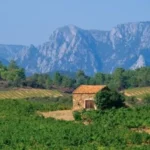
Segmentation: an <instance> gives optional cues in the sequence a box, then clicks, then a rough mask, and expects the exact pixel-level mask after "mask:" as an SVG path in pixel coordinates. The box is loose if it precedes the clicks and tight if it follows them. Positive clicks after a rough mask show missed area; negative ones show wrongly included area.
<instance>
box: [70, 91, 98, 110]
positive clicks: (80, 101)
mask: <svg viewBox="0 0 150 150" xmlns="http://www.w3.org/2000/svg"><path fill="white" fill-rule="evenodd" d="M94 97H95V94H73V110H82V109H84V108H85V100H94ZM95 109H96V105H95Z"/></svg>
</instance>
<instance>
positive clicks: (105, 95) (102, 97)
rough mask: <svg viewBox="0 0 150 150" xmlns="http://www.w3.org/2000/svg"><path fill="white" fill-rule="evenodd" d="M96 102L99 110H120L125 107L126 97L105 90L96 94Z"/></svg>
mask: <svg viewBox="0 0 150 150" xmlns="http://www.w3.org/2000/svg"><path fill="white" fill-rule="evenodd" d="M95 100H96V105H97V108H98V109H108V108H113V107H115V108H119V107H122V106H124V101H125V97H124V96H123V95H122V94H120V93H118V92H116V91H111V90H103V91H100V92H98V93H97V94H96V96H95Z"/></svg>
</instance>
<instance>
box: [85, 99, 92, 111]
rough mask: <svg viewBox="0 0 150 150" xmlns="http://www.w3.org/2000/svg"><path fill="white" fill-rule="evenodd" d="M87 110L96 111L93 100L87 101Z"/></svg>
mask: <svg viewBox="0 0 150 150" xmlns="http://www.w3.org/2000/svg"><path fill="white" fill-rule="evenodd" d="M85 108H86V109H94V101H93V100H86V101H85Z"/></svg>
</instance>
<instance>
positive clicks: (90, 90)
mask: <svg viewBox="0 0 150 150" xmlns="http://www.w3.org/2000/svg"><path fill="white" fill-rule="evenodd" d="M105 87H106V85H80V86H79V87H78V88H77V89H75V90H74V91H73V94H95V93H97V92H99V91H101V90H102V89H104V88H105Z"/></svg>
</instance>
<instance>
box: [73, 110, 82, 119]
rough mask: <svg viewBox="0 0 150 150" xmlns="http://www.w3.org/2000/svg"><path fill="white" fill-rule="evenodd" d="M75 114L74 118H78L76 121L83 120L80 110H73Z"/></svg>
mask: <svg viewBox="0 0 150 150" xmlns="http://www.w3.org/2000/svg"><path fill="white" fill-rule="evenodd" d="M73 116H74V119H75V120H76V121H81V120H82V119H81V112H79V111H74V112H73Z"/></svg>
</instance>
